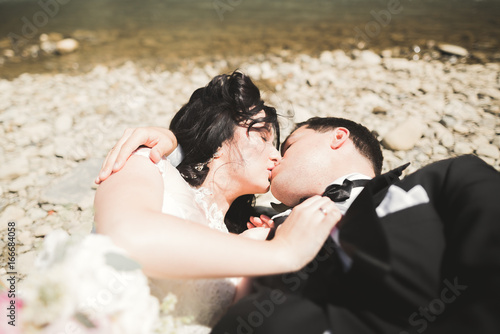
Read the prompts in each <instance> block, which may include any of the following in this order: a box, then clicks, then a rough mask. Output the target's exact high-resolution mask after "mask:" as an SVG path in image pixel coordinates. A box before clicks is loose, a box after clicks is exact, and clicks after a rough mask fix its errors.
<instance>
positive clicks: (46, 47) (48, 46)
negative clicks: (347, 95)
mask: <svg viewBox="0 0 500 334" xmlns="http://www.w3.org/2000/svg"><path fill="white" fill-rule="evenodd" d="M40 49H42V50H43V51H44V52H45V53H48V54H52V53H55V52H56V51H57V44H56V43H55V42H51V41H44V42H42V43H40Z"/></svg>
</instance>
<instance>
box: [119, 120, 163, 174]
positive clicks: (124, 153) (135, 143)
mask: <svg viewBox="0 0 500 334" xmlns="http://www.w3.org/2000/svg"><path fill="white" fill-rule="evenodd" d="M158 141H159V139H158V138H151V137H150V136H149V134H148V132H147V131H146V130H144V129H142V128H137V129H134V130H133V132H132V133H131V134H130V136H128V137H127V139H126V141H125V142H123V143H122V144H121V145H120V148H119V152H118V153H117V155H116V159H115V161H114V164H113V172H117V171H119V170H120V169H122V168H123V166H124V165H125V163H126V162H127V160H128V158H130V156H131V155H132V153H134V151H135V150H137V149H138V148H139V147H140V146H141V145H145V146H147V147H153V146H155V145H156V144H158ZM159 160H160V159H158V161H159ZM158 161H156V162H158Z"/></svg>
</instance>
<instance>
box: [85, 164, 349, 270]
mask: <svg viewBox="0 0 500 334" xmlns="http://www.w3.org/2000/svg"><path fill="white" fill-rule="evenodd" d="M162 198H163V180H162V177H161V175H160V173H159V171H158V169H157V167H156V166H154V165H153V164H152V163H151V162H150V161H149V160H148V159H146V158H144V157H140V156H132V157H131V158H130V159H129V161H128V162H127V164H125V166H124V167H123V169H122V171H121V172H120V173H116V174H113V175H111V176H110V177H109V178H108V179H107V180H106V182H103V183H102V184H101V185H100V186H99V188H98V189H97V193H96V197H95V221H96V224H97V231H98V232H99V233H102V234H105V235H108V236H110V237H111V238H112V239H113V241H114V242H115V243H116V244H117V245H119V246H121V247H123V248H124V249H126V250H127V251H128V252H129V254H130V256H131V257H132V258H135V259H136V260H137V261H138V262H139V263H140V264H141V265H142V267H143V270H144V272H145V273H146V274H147V275H149V276H152V277H158V278H161V277H172V278H196V277H237V276H255V275H267V274H275V273H282V272H289V271H294V270H298V269H300V268H301V267H303V266H304V265H306V264H307V263H308V262H309V261H310V260H312V258H313V257H314V256H315V254H316V253H317V252H318V251H319V249H320V247H321V246H322V245H323V243H324V241H325V240H326V238H327V237H328V235H329V231H330V230H331V229H332V228H333V226H334V225H335V224H336V222H337V221H338V220H339V219H340V213H339V212H338V210H336V207H335V206H334V205H333V202H331V201H330V200H329V199H326V198H321V197H319V196H317V197H315V198H312V199H310V200H308V201H305V202H304V203H303V205H301V206H300V207H298V208H297V210H294V212H293V213H292V215H290V218H289V219H288V220H287V223H285V224H283V225H282V227H281V228H280V229H279V231H278V233H277V234H276V236H275V238H274V239H273V240H272V241H257V240H251V239H247V238H242V237H240V236H238V235H233V234H225V233H221V232H219V231H215V230H212V229H210V228H208V227H206V226H203V225H201V224H198V223H195V222H190V221H186V220H183V219H180V218H177V217H175V216H171V215H166V214H163V213H161V206H162ZM319 207H322V208H325V209H327V210H328V211H329V212H330V213H329V214H328V215H323V214H322V213H321V211H320V210H319ZM306 225H307V226H306Z"/></svg>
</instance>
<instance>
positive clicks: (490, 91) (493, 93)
mask: <svg viewBox="0 0 500 334" xmlns="http://www.w3.org/2000/svg"><path fill="white" fill-rule="evenodd" d="M477 95H478V96H480V97H481V96H489V97H491V98H493V99H495V100H500V90H499V89H498V88H493V87H488V88H483V89H481V90H480V91H479V92H478V93H477Z"/></svg>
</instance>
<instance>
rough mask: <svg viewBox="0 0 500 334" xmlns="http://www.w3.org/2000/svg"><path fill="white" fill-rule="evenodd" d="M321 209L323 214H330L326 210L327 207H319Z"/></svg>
mask: <svg viewBox="0 0 500 334" xmlns="http://www.w3.org/2000/svg"><path fill="white" fill-rule="evenodd" d="M319 211H321V213H322V214H324V215H325V216H326V215H327V214H328V211H326V210H325V209H323V208H321V207H320V208H319Z"/></svg>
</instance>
